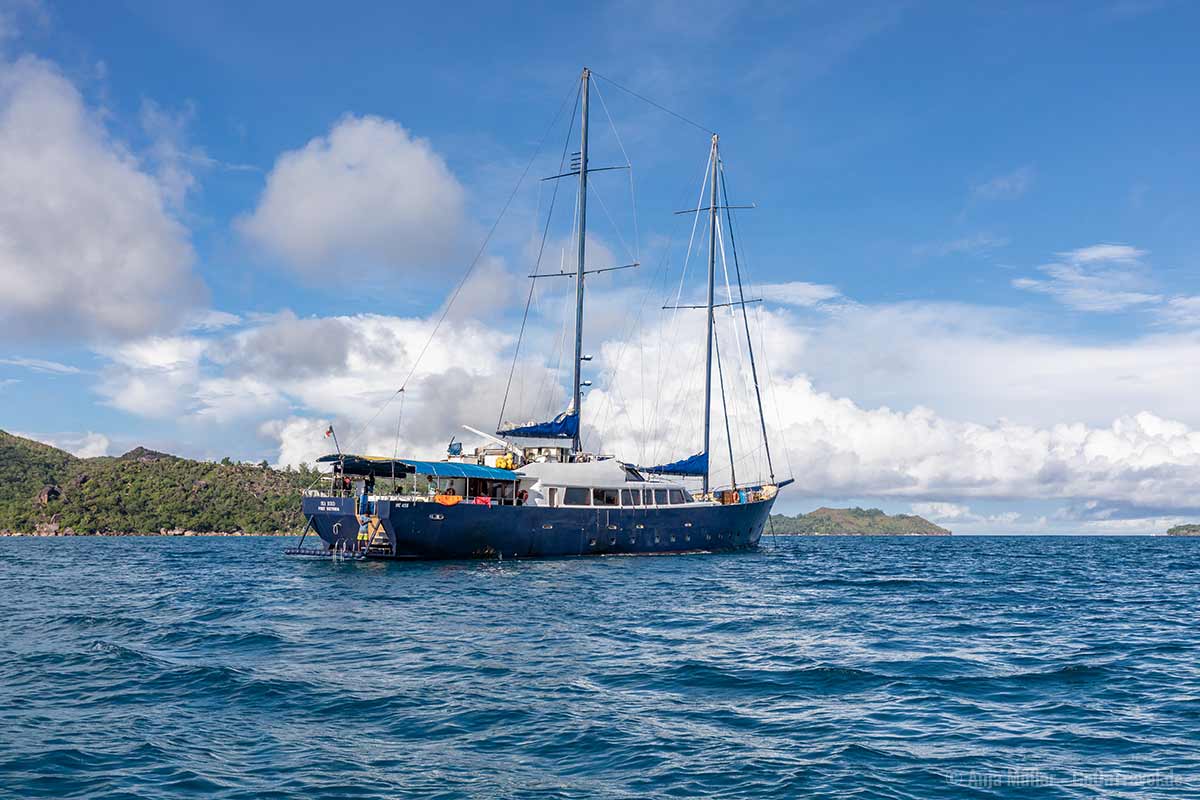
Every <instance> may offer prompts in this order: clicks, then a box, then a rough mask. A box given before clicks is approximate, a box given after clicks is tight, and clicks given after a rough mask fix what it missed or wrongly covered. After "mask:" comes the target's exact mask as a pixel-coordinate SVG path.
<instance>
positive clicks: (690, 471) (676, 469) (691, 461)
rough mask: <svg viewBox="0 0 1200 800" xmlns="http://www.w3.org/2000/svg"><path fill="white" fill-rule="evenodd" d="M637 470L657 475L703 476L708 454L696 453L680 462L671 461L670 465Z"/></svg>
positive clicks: (706, 470) (706, 467)
mask: <svg viewBox="0 0 1200 800" xmlns="http://www.w3.org/2000/svg"><path fill="white" fill-rule="evenodd" d="M638 469H640V470H641V471H642V472H650V473H654V474H657V475H690V476H696V475H703V474H705V473H706V472H708V454H707V453H696V455H694V456H688V457H687V458H684V459H681V460H680V461H672V462H671V463H670V464H663V465H661V466H658V467H638Z"/></svg>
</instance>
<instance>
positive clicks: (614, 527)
mask: <svg viewBox="0 0 1200 800" xmlns="http://www.w3.org/2000/svg"><path fill="white" fill-rule="evenodd" d="M608 529H609V530H610V531H615V530H616V529H617V526H616V525H609V526H608Z"/></svg>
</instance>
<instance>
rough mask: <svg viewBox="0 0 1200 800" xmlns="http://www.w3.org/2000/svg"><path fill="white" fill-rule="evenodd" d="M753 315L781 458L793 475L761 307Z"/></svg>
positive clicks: (790, 455) (789, 472) (789, 475)
mask: <svg viewBox="0 0 1200 800" xmlns="http://www.w3.org/2000/svg"><path fill="white" fill-rule="evenodd" d="M754 315H755V316H756V317H757V318H758V341H759V345H760V347H761V349H762V350H763V369H764V370H765V371H766V373H767V388H768V389H770V390H771V404H772V405H774V406H775V425H776V428H775V429H776V430H777V431H779V436H780V438H781V439H783V458H784V461H786V462H787V469H788V477H792V476H794V475H795V474H796V473H795V472H794V471H793V469H792V452H791V448H790V447H788V442H787V436H786V434H785V432H784V428H783V414H782V413H780V411H779V393H778V392H776V391H775V381H774V379H773V378H772V377H771V359H769V358H768V357H767V353H766V348H765V347H762V345H763V344H764V343H765V342H766V336H767V334H766V330H765V326H764V325H763V324H762V315H763V310H762V308H761V307H756V308H755V309H754Z"/></svg>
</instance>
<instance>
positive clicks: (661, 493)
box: [654, 489, 667, 506]
mask: <svg viewBox="0 0 1200 800" xmlns="http://www.w3.org/2000/svg"><path fill="white" fill-rule="evenodd" d="M654 504H655V505H656V506H665V505H666V504H667V490H666V489H655V490H654Z"/></svg>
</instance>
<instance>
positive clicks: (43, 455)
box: [0, 431, 317, 536]
mask: <svg viewBox="0 0 1200 800" xmlns="http://www.w3.org/2000/svg"><path fill="white" fill-rule="evenodd" d="M316 477H317V474H316V472H315V471H313V470H310V469H308V468H307V467H301V468H300V469H299V470H277V469H271V468H270V467H269V466H268V465H267V462H265V461H263V462H262V463H260V464H237V463H234V462H232V461H230V460H229V459H224V460H222V461H220V462H213V461H193V460H191V459H187V458H177V457H175V456H172V455H168V454H166V453H159V452H155V451H153V450H147V449H145V448H142V447H138V448H136V449H134V450H131V451H130V452H128V453H126V454H125V455H123V456H102V457H99V458H76V457H75V456H73V455H71V454H70V453H67V452H65V451H63V450H59V449H57V448H54V447H51V446H49V445H46V444H42V443H41V442H35V441H33V440H31V439H24V438H21V437H19V436H13V435H12V434H9V433H5V432H4V431H0V532H3V533H9V534H12V533H22V534H40V535H44V536H54V535H60V536H61V535H68V536H69V535H79V534H147V533H150V534H154V533H180V534H182V533H202V534H215V533H226V534H236V533H293V532H294V533H298V532H299V531H300V530H301V528H302V527H303V524H304V520H303V517H302V516H301V514H300V494H301V492H302V491H303V490H304V488H305V487H307V486H309V485H310V484H311V483H312V482H313V480H314V479H315V478H316Z"/></svg>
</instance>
